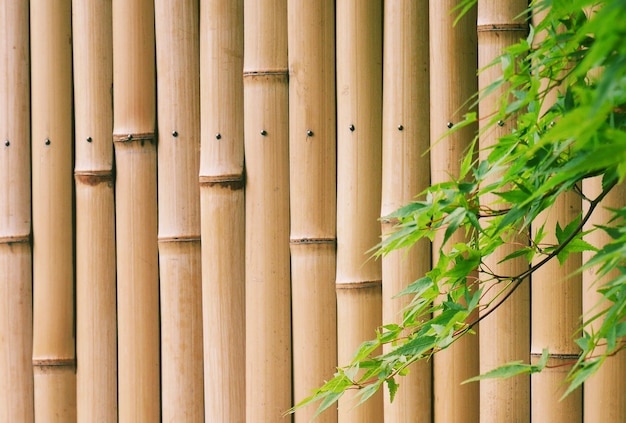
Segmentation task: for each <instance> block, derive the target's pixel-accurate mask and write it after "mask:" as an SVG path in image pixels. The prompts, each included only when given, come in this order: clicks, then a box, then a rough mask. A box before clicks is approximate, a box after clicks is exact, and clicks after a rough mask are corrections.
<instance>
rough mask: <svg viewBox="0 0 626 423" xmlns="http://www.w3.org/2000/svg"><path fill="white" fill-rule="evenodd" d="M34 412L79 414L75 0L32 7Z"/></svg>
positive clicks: (64, 416) (47, 416) (57, 417)
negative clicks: (74, 159)
mask: <svg viewBox="0 0 626 423" xmlns="http://www.w3.org/2000/svg"><path fill="white" fill-rule="evenodd" d="M30 28H31V69H32V73H31V78H32V97H31V113H32V166H33V167H32V172H33V173H32V192H33V202H32V209H33V236H34V245H33V323H34V324H33V366H34V369H33V370H34V387H35V418H36V419H37V420H47V421H64V422H67V421H75V420H76V377H75V352H74V265H73V258H74V257H73V254H74V251H73V222H72V219H73V216H72V211H73V210H72V189H73V186H72V170H73V169H72V53H71V45H70V43H69V42H68V40H70V39H71V2H70V1H69V0H65V1H63V0H57V1H47V2H45V1H44V2H37V1H34V2H32V3H31V5H30Z"/></svg>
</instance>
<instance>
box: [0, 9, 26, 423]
mask: <svg viewBox="0 0 626 423" xmlns="http://www.w3.org/2000/svg"><path fill="white" fill-rule="evenodd" d="M28 18H29V16H28V4H27V3H25V2H10V1H2V2H0V75H2V76H3V77H2V78H0V142H1V144H0V339H2V344H1V346H0V374H2V375H3V377H2V378H0V421H1V422H7V423H8V422H18V421H19V422H26V423H29V422H33V421H34V414H33V411H34V405H33V367H32V351H33V329H32V328H33V314H32V313H33V310H32V256H31V253H32V250H31V243H30V242H31V237H30V231H31V197H30V190H31V185H30V143H29V142H30V86H29V84H30V81H29V57H28V56H29V53H28V48H29V36H28V28H29V27H28Z"/></svg>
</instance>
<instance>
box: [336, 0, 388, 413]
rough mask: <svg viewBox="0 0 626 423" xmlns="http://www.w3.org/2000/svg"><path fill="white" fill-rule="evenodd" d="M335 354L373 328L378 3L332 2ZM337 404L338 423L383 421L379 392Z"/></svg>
mask: <svg viewBox="0 0 626 423" xmlns="http://www.w3.org/2000/svg"><path fill="white" fill-rule="evenodd" d="M336 19H337V22H338V23H339V22H340V23H341V24H340V25H339V24H338V25H337V35H336V37H337V41H336V42H337V87H338V88H337V91H338V96H337V279H336V284H337V337H338V341H337V350H338V353H337V355H338V361H339V364H345V363H347V362H349V360H350V359H351V357H352V355H353V354H354V352H355V350H356V348H357V347H358V346H359V345H360V344H361V342H363V341H364V340H367V339H371V338H372V336H374V330H375V329H376V327H377V326H379V325H380V324H381V319H382V303H381V301H382V299H381V285H382V283H381V278H382V274H381V273H382V270H381V264H380V262H378V261H376V260H374V259H369V256H368V253H367V251H368V250H369V249H370V248H372V247H373V246H374V245H376V244H377V242H378V241H379V240H380V225H379V223H378V221H377V219H378V218H379V216H380V205H381V185H382V184H381V179H382V174H381V172H382V171H381V167H382V164H381V155H382V151H381V150H382V146H381V144H382V143H381V138H382V72H381V71H382V2H380V1H378V0H370V1H362V0H359V1H357V0H340V1H337V18H336ZM352 397H353V395H352V394H351V393H349V394H347V395H344V396H343V397H342V399H341V400H340V401H339V421H340V422H347V421H358V422H380V421H382V420H383V397H382V392H380V393H378V394H376V396H375V397H373V398H371V399H370V400H369V401H368V402H367V403H366V404H364V405H362V406H360V407H358V408H354V409H353V406H354V403H353V401H352Z"/></svg>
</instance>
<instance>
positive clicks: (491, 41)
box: [477, 0, 530, 422]
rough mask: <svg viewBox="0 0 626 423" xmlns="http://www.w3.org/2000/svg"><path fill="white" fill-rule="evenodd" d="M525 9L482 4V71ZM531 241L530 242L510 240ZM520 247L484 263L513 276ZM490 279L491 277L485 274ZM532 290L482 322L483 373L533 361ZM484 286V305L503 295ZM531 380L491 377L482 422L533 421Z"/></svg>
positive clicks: (488, 105) (519, 26)
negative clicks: (514, 255) (512, 256)
mask: <svg viewBox="0 0 626 423" xmlns="http://www.w3.org/2000/svg"><path fill="white" fill-rule="evenodd" d="M526 7H527V2H526V0H508V1H494V0H484V1H481V2H480V3H479V4H478V17H477V24H478V67H479V68H484V67H485V66H487V65H488V64H489V63H491V62H492V60H493V59H494V58H495V57H497V56H499V55H500V54H501V53H502V50H503V48H505V47H507V46H508V45H510V44H512V43H515V42H517V41H518V40H519V39H520V38H522V37H524V36H525V34H526V32H527V25H526V23H525V22H524V20H523V17H522V18H518V19H516V17H518V16H519V15H520V14H521V13H522V12H523V11H524V9H525V8H526ZM499 76H500V68H499V67H497V66H493V67H491V68H489V69H487V70H486V71H484V72H481V73H480V74H479V76H478V86H479V89H483V88H485V87H486V86H488V85H489V84H490V83H491V82H492V81H494V80H495V79H496V78H498V77H499ZM496 97H497V94H494V95H491V96H488V97H486V98H485V99H484V100H482V101H481V103H480V104H479V114H480V118H481V120H480V122H481V125H479V126H480V127H482V124H484V123H485V122H488V121H489V120H490V119H491V116H492V114H493V113H494V112H495V111H496V107H497V104H496ZM513 124H514V122H513V120H511V121H510V122H504V125H503V126H496V127H495V129H493V130H490V131H489V132H488V133H486V134H484V136H483V137H482V138H481V140H480V148H481V155H480V158H481V160H484V159H486V154H487V152H485V151H484V150H482V149H484V148H485V147H487V146H489V145H492V144H493V143H495V142H496V140H497V138H498V137H499V136H503V135H505V134H506V133H508V131H510V126H511V125H513ZM494 200H495V196H485V197H484V198H482V199H481V202H482V203H484V204H486V205H488V204H490V203H491V202H493V201H494ZM511 241H517V242H521V243H524V242H528V239H527V238H524V236H520V239H517V240H511ZM515 249H516V247H515V246H514V245H512V244H507V245H505V246H503V247H501V248H499V250H498V251H497V252H495V253H494V254H493V255H492V256H491V257H490V258H489V259H488V260H486V265H487V266H488V267H489V269H491V270H492V271H493V272H495V273H496V274H498V275H502V276H513V275H517V274H520V273H521V272H523V271H524V270H526V269H527V268H528V265H527V263H526V262H525V261H524V259H514V260H510V261H507V262H505V263H502V264H498V262H499V261H500V260H501V259H503V258H504V257H506V256H507V255H508V254H510V253H511V252H513V251H514V250H515ZM481 276H482V278H488V275H481ZM529 287H530V283H528V281H525V282H524V283H523V284H522V285H521V286H520V287H519V288H517V290H516V292H515V293H514V294H513V295H512V296H511V297H510V298H509V299H508V300H507V301H506V302H505V303H504V304H503V305H502V306H501V307H500V308H499V309H498V310H497V311H496V312H494V313H492V314H491V315H489V317H488V318H486V319H485V320H483V321H482V322H481V324H480V331H481V333H482V334H483V336H482V337H480V340H479V342H480V372H481V373H484V372H486V371H488V370H491V369H493V368H495V367H497V366H499V365H502V364H504V363H507V362H509V361H514V360H523V361H524V362H528V361H529V348H530V345H529V338H530V336H529V330H530V324H529V320H530V310H529V296H530V292H529ZM489 288H490V287H489V286H486V287H485V291H486V292H487V295H485V296H484V301H485V302H487V301H490V300H491V299H492V295H495V294H496V293H497V292H499V289H498V288H499V287H493V288H491V289H489ZM529 395H530V380H529V378H527V377H523V376H520V377H515V378H510V379H504V380H502V379H488V380H485V381H481V382H480V407H481V413H480V421H481V422H503V421H519V422H524V421H529V419H530V410H529V408H530V406H529Z"/></svg>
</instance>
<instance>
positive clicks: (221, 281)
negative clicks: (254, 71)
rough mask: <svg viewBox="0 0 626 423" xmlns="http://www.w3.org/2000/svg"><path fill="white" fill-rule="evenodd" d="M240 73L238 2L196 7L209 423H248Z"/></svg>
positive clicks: (218, 1)
mask: <svg viewBox="0 0 626 423" xmlns="http://www.w3.org/2000/svg"><path fill="white" fill-rule="evenodd" d="M242 70H243V0H236V1H226V2H225V1H223V0H208V1H202V2H200V92H201V96H200V112H201V134H202V136H201V140H202V147H201V156H200V209H201V212H202V218H201V235H202V304H203V307H202V309H203V333H204V385H205V389H204V408H205V411H204V413H205V421H207V422H209V421H215V422H222V421H223V422H226V421H227V422H234V423H243V422H244V421H245V409H246V407H245V404H244V400H243V399H244V398H245V394H246V392H245V383H244V382H245V377H244V374H243V373H244V372H242V370H241V368H242V363H244V362H245V342H244V340H245V335H244V334H245V290H244V286H245V264H244V260H243V257H244V255H245V230H244V225H245V209H244V190H243V187H244V180H243V80H242V77H241V73H242ZM216 322H217V323H216ZM216 387H220V388H219V389H216Z"/></svg>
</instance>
